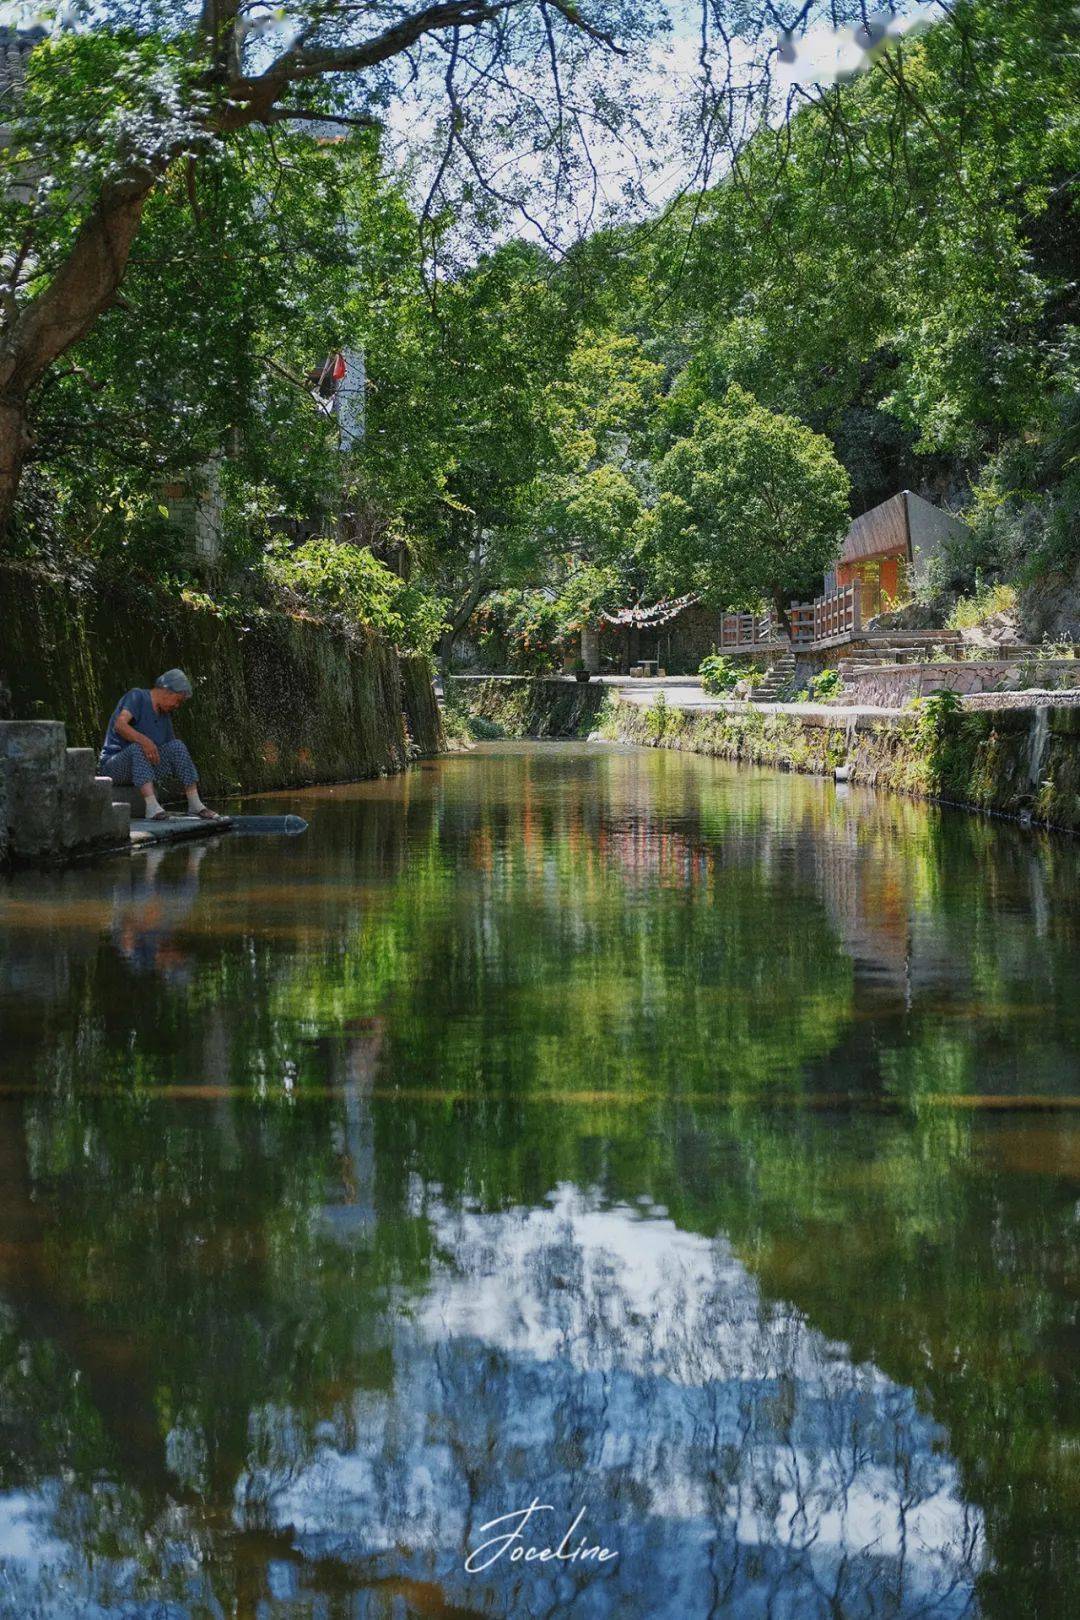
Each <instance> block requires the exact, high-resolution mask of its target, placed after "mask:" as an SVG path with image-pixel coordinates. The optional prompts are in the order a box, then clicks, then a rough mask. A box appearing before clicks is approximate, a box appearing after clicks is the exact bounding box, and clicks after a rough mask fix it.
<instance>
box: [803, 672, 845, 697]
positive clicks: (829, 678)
mask: <svg viewBox="0 0 1080 1620" xmlns="http://www.w3.org/2000/svg"><path fill="white" fill-rule="evenodd" d="M843 690H844V677H843V675H841V673H840V671H839V670H838V669H819V670H818V672H817V674H816V675H811V677H810V681H809V684H808V686H807V697H808V698H809V700H810V702H811V703H828V702H829V700H830V699H831V698H835V697H839V696H840V695H841V693H842V692H843Z"/></svg>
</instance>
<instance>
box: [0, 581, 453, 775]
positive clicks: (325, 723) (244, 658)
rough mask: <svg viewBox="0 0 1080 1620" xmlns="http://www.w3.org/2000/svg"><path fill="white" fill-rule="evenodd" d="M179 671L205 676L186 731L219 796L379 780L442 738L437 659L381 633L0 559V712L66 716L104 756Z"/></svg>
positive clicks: (196, 678)
mask: <svg viewBox="0 0 1080 1620" xmlns="http://www.w3.org/2000/svg"><path fill="white" fill-rule="evenodd" d="M174 665H179V666H180V667H181V668H183V669H185V670H186V671H187V673H188V674H189V675H190V676H191V678H192V680H193V682H194V684H195V696H194V697H193V698H192V700H191V702H190V703H188V704H187V705H185V707H184V710H183V713H182V717H181V720H180V722H179V726H178V730H179V731H180V732H181V733H182V735H183V737H184V740H185V741H186V742H187V743H188V744H189V746H190V748H191V751H192V753H193V755H194V756H195V759H196V761H197V762H198V764H199V767H200V770H201V773H202V779H203V782H204V784H205V787H206V788H207V790H208V792H210V793H217V794H220V793H223V792H228V791H237V790H244V791H257V790H260V789H268V788H277V787H291V786H297V785H303V784H305V783H314V782H333V781H347V780H350V779H355V778H358V777H364V776H374V775H378V774H380V773H384V772H387V771H395V770H400V769H401V768H402V767H403V766H404V765H405V764H406V763H407V762H408V760H409V759H410V758H411V757H414V756H416V755H418V754H431V753H435V752H437V751H438V750H439V748H441V747H442V744H443V739H442V728H441V725H440V722H439V713H438V709H437V707H436V705H435V701H434V696H433V694H432V691H431V682H430V677H429V674H428V668H427V664H426V661H424V660H421V659H401V658H399V657H398V655H397V654H396V653H395V652H394V650H393V648H391V647H389V646H387V645H386V644H385V643H384V642H382V641H381V640H380V639H379V638H377V637H375V636H364V635H356V636H353V635H346V634H345V633H344V632H342V631H340V630H336V629H332V628H330V627H328V626H327V625H324V624H322V623H319V622H317V621H315V620H313V619H300V618H291V617H288V616H287V615H285V614H278V613H269V612H265V611H260V612H259V613H256V614H252V615H248V616H244V617H239V616H221V615H219V614H217V613H215V612H213V611H210V610H207V609H202V608H196V607H192V606H188V605H186V604H185V603H183V602H182V601H180V600H179V599H177V598H173V597H166V596H165V595H164V594H163V593H159V592H157V591H155V590H152V589H150V588H148V587H141V586H138V585H135V584H127V583H124V584H111V585H107V586H104V585H103V586H100V587H97V586H96V587H94V588H89V587H85V586H81V585H79V584H78V583H73V582H70V581H66V580H59V579H55V578H52V577H50V576H46V575H43V574H41V573H39V572H37V571H34V570H30V569H23V568H19V567H16V566H12V565H7V566H0V717H6V718H11V719H35V718H41V717H47V718H50V719H56V720H62V721H64V722H65V724H66V727H67V740H68V742H69V744H71V745H73V746H76V747H79V746H82V747H88V748H93V749H95V750H96V749H98V748H99V747H100V744H101V738H102V735H103V733H104V729H105V724H106V722H107V720H108V717H109V714H110V713H111V711H112V709H113V706H114V705H115V703H116V701H117V699H118V698H120V697H121V696H122V695H123V693H124V692H125V691H127V690H128V689H129V688H130V687H132V686H148V685H149V684H150V683H151V682H152V680H153V678H154V676H155V675H158V674H160V673H161V671H162V670H163V669H167V668H170V667H172V666H174Z"/></svg>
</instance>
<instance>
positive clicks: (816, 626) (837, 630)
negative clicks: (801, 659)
mask: <svg viewBox="0 0 1080 1620" xmlns="http://www.w3.org/2000/svg"><path fill="white" fill-rule="evenodd" d="M789 618H790V622H791V644H792V646H793V647H811V646H813V644H814V643H815V642H818V641H829V640H831V639H832V637H834V636H854V635H858V634H859V632H860V631H861V630H862V586H861V584H860V583H859V581H858V580H857V579H856V580H853V581H852V583H851V584H850V585H841V586H840V588H839V589H838V590H835V591H831V592H830V593H829V595H828V596H819V597H818V598H817V600H816V601H813V602H792V604H791V607H790V609H789Z"/></svg>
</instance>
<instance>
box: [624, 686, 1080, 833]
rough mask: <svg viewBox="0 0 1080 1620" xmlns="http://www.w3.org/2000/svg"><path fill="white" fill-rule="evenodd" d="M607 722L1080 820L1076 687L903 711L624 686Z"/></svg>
mask: <svg viewBox="0 0 1080 1620" xmlns="http://www.w3.org/2000/svg"><path fill="white" fill-rule="evenodd" d="M635 696H636V694H635ZM1021 697H1022V698H1024V699H1026V700H1027V701H1025V702H1024V703H1023V704H1020V703H1018V702H1017V701H1016V700H1017V699H1018V698H1021ZM1033 699H1036V700H1037V701H1032V700H1033ZM606 729H607V731H608V733H609V734H610V735H612V736H614V737H618V738H620V739H621V740H623V741H626V742H636V743H642V744H645V745H647V746H650V747H657V748H674V749H678V750H682V751H685V752H688V753H699V754H709V755H713V756H715V757H719V758H724V759H732V760H742V761H749V762H753V763H756V764H764V765H774V766H778V767H779V768H780V769H782V770H797V771H808V772H812V773H816V774H819V775H833V774H834V773H835V772H837V771H842V772H843V774H844V778H845V780H847V781H849V782H853V783H863V784H865V785H867V786H870V787H879V788H889V789H891V790H893V791H894V792H900V793H909V794H913V795H915V796H917V797H919V798H928V799H935V800H939V801H941V802H944V803H949V804H956V805H962V806H964V807H966V808H968V809H973V810H982V811H990V812H993V813H996V814H999V815H1008V816H1015V817H1018V818H1020V819H1021V820H1024V821H1031V822H1033V823H1038V824H1040V825H1043V826H1050V827H1058V828H1063V829H1065V830H1068V831H1073V832H1074V831H1077V830H1080V703H1078V702H1077V701H1076V697H1074V695H1073V694H1064V693H1062V694H1059V693H1055V692H1047V693H1041V694H1035V693H1015V694H1013V693H1010V694H985V695H984V696H983V697H982V698H970V699H968V700H966V701H965V702H959V701H958V700H955V699H954V700H953V702H952V703H951V704H949V703H944V704H943V703H940V702H931V703H928V704H927V705H925V706H923V707H919V708H912V709H907V710H902V709H886V708H880V707H869V706H867V707H854V708H853V707H835V708H834V707H830V706H827V705H823V704H809V703H807V704H799V703H792V704H772V705H757V704H752V703H739V704H736V703H721V704H717V705H716V706H713V707H710V708H704V707H698V708H696V709H695V708H693V707H688V708H685V709H684V708H681V707H680V706H678V704H677V703H672V702H671V701H670V699H669V698H668V697H667V695H666V694H665V696H664V700H663V702H660V703H657V702H656V701H654V702H653V703H652V704H651V705H646V704H644V703H642V702H641V701H640V700H638V701H627V699H626V696H625V695H624V694H622V693H620V694H619V695H618V696H617V698H616V700H615V702H614V704H613V705H612V709H611V712H610V714H609V716H608V719H607V725H606Z"/></svg>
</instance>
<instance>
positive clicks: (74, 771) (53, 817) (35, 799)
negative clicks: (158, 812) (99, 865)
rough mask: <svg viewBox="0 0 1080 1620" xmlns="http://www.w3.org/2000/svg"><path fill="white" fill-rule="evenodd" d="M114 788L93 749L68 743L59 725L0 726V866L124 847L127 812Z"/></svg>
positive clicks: (42, 722) (54, 722) (18, 723)
mask: <svg viewBox="0 0 1080 1620" xmlns="http://www.w3.org/2000/svg"><path fill="white" fill-rule="evenodd" d="M117 791H118V790H117V789H116V788H115V787H114V786H113V783H112V782H111V781H110V780H109V778H108V777H107V776H98V775H97V755H96V754H95V752H94V750H93V749H92V748H69V747H68V746H67V733H66V731H65V730H64V726H63V723H62V722H61V721H59V720H4V721H0V861H2V860H4V859H5V858H7V859H10V860H14V861H50V860H64V859H66V858H67V857H69V856H74V855H83V854H87V853H89V852H90V851H92V850H99V849H117V848H124V847H126V845H127V843H128V831H129V826H130V822H131V809H130V806H129V805H128V804H127V803H116V802H114V794H116V793H117Z"/></svg>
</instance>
